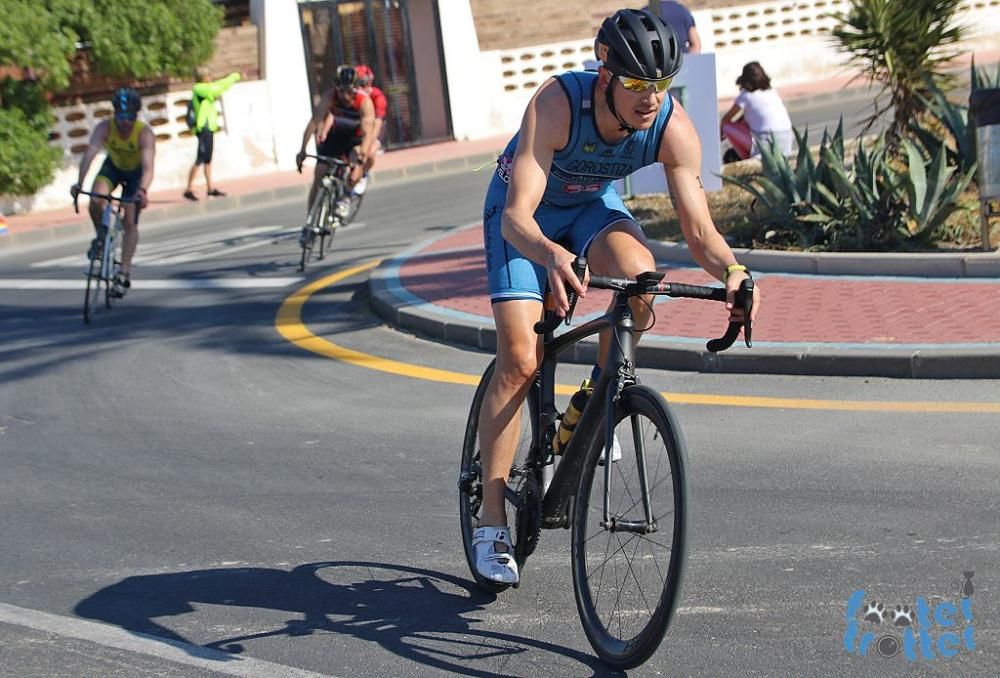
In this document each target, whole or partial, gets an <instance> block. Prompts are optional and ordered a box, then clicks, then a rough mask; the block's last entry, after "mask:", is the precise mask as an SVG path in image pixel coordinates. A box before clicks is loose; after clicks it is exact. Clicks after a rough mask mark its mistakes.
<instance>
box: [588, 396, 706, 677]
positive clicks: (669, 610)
mask: <svg viewBox="0 0 1000 678" xmlns="http://www.w3.org/2000/svg"><path fill="white" fill-rule="evenodd" d="M602 419H603V417H602ZM615 421H616V426H615V433H616V435H617V436H618V438H619V442H620V445H621V455H622V456H621V460H619V461H616V462H614V463H612V465H611V466H612V468H611V498H610V502H609V511H610V514H611V517H612V518H614V519H617V520H638V521H642V520H644V515H645V512H644V510H643V502H642V492H641V489H640V488H641V483H640V480H639V474H638V464H637V462H636V460H637V454H636V451H635V450H636V448H637V445H636V443H635V439H636V438H638V439H639V440H641V441H642V443H643V449H644V451H645V460H646V476H647V482H648V487H649V495H650V504H651V509H652V513H653V517H654V520H655V521H656V523H657V527H658V529H657V531H656V532H653V533H651V534H638V533H635V532H627V531H610V530H606V529H604V528H603V527H602V526H601V524H600V523H601V521H602V520H603V508H604V507H603V500H604V499H603V498H604V485H605V467H604V466H603V465H599V464H598V459H599V457H600V456H601V452H602V448H603V431H604V427H603V425H602V426H601V427H600V428H599V430H600V431H601V435H600V436H596V437H595V441H594V443H593V444H592V445H591V447H590V450H589V451H588V456H587V461H586V464H585V465H584V470H583V473H582V474H581V477H580V483H579V487H578V490H577V495H576V503H575V506H574V520H573V534H572V552H573V558H572V561H573V588H574V591H575V593H576V600H577V609H578V611H579V612H580V619H581V621H582V622H583V627H584V631H585V632H586V634H587V638H588V640H590V643H591V645H592V646H593V648H594V650H595V651H596V652H597V654H598V656H600V657H601V659H602V660H604V661H605V662H606V663H608V664H609V665H611V666H613V667H615V668H618V669H627V668H632V667H635V666H638V665H639V664H641V663H642V662H644V661H646V660H647V659H648V658H649V657H650V656H651V655H652V654H653V653H654V652H655V651H656V649H657V647H659V644H660V642H661V641H662V639H663V636H664V634H665V633H666V630H667V627H668V626H669V624H670V621H671V619H672V618H673V613H674V610H675V608H676V605H677V601H678V599H679V594H680V587H681V580H682V577H683V568H684V562H685V559H686V549H685V538H686V520H687V511H686V503H685V502H686V495H687V491H686V477H685V470H684V469H685V462H684V460H685V452H684V441H683V438H682V437H681V436H680V429H679V428H678V427H677V424H676V421H675V420H674V418H673V415H672V414H671V413H670V410H669V408H668V407H667V405H666V402H665V401H663V399H662V397H661V396H660V395H659V394H658V393H656V392H655V391H653V390H652V389H649V388H646V387H644V386H631V387H629V388H627V389H626V390H625V391H623V393H622V397H621V400H620V403H619V406H618V410H617V412H616V415H615ZM633 422H634V423H635V426H634V427H633Z"/></svg>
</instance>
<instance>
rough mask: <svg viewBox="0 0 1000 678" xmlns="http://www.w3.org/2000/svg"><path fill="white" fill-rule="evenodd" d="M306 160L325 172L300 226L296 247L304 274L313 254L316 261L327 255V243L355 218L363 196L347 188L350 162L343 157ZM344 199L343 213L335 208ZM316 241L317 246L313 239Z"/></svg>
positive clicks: (310, 156)
mask: <svg viewBox="0 0 1000 678" xmlns="http://www.w3.org/2000/svg"><path fill="white" fill-rule="evenodd" d="M305 157H307V158H315V159H316V160H317V161H319V162H321V163H323V164H325V165H326V173H325V174H324V175H323V177H322V179H320V184H319V188H318V190H317V191H316V197H315V198H313V202H312V205H310V206H309V214H308V215H307V217H306V223H305V225H304V226H303V227H302V235H301V236H300V238H299V245H301V247H302V258H301V260H300V262H299V271H303V272H304V271H305V270H306V265H307V264H308V263H309V258H310V257H311V256H312V254H313V252H314V251H315V252H316V259H317V261H320V260H322V259H323V257H324V256H325V255H326V251H327V248H328V247H329V243H330V242H332V241H333V235H334V233H335V231H336V229H337V227H339V226H347V225H348V224H349V223H351V221H353V220H354V216H355V215H356V214H357V213H358V209H359V208H360V207H361V199H362V197H363V195H359V194H356V193H354V192H353V191H351V190H350V189H349V188H348V174H349V173H350V171H351V163H349V162H348V161H346V160H344V159H342V158H333V157H330V156H326V155H311V154H306V155H305ZM345 198H346V202H345V203H344V204H345V205H346V207H347V209H346V211H345V212H343V213H340V212H338V210H337V205H338V204H340V201H341V200H343V199H345ZM317 238H319V244H318V247H317V243H316V239H317Z"/></svg>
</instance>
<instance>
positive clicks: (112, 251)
mask: <svg viewBox="0 0 1000 678" xmlns="http://www.w3.org/2000/svg"><path fill="white" fill-rule="evenodd" d="M118 229H119V227H118V226H117V225H113V226H109V227H108V228H107V231H106V235H105V236H104V263H103V264H102V266H101V278H103V279H104V306H105V307H106V308H111V305H112V304H113V303H114V299H115V297H114V294H113V285H112V279H113V278H114V277H115V274H116V273H117V272H118V268H119V266H121V259H122V257H121V252H120V249H121V247H120V243H121V238H120V237H119V236H120V233H119V230H118Z"/></svg>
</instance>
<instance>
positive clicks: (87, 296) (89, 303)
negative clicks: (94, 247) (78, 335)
mask: <svg viewBox="0 0 1000 678" xmlns="http://www.w3.org/2000/svg"><path fill="white" fill-rule="evenodd" d="M86 275H87V288H86V290H85V291H84V295H83V322H85V323H87V324H88V325H89V324H90V321H91V319H92V318H93V317H94V310H95V309H96V308H97V304H98V299H100V297H101V260H100V259H99V258H97V257H94V258H93V259H91V260H90V262H89V263H88V265H87V273H86Z"/></svg>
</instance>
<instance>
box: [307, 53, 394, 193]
mask: <svg viewBox="0 0 1000 678" xmlns="http://www.w3.org/2000/svg"><path fill="white" fill-rule="evenodd" d="M354 79H355V82H356V83H357V87H358V90H360V91H361V92H364V93H365V94H367V95H368V97H369V98H370V99H371V100H372V105H373V106H374V107H375V127H374V129H373V130H372V136H373V137H374V139H375V142H374V151H373V152H372V153H370V154H368V155H367V156H365V160H364V176H362V177H361V179H360V180H359V181H358V183H357V184H355V186H354V192H355V193H357V194H358V195H360V194H362V193H364V192H365V189H366V188H367V186H368V173H369V172H371V169H372V167H374V166H375V156H376V155H377V154H378V153H381V152H382V147H383V146H384V144H383V136H384V135H385V114H386V111H388V110H389V100H388V99H386V98H385V93H384V92H382V90H380V89H379V88H378V87H375V85H374V84H373V83H374V81H375V74H374V73H373V72H372V69H371V68H369V67H368V66H366V65H365V64H358V65H357V66H355V67H354ZM333 122H334V116H333V114H332V113H329V114H327V116H326V118H325V119H324V120H323V127H322V131H321V132H320V134H321V135H324V136H325V135H326V134H327V133H328V132H329V131H330V128H331V127H332V126H333Z"/></svg>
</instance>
